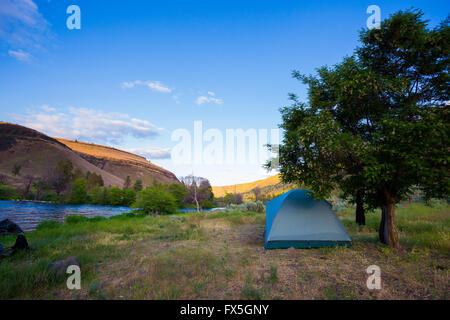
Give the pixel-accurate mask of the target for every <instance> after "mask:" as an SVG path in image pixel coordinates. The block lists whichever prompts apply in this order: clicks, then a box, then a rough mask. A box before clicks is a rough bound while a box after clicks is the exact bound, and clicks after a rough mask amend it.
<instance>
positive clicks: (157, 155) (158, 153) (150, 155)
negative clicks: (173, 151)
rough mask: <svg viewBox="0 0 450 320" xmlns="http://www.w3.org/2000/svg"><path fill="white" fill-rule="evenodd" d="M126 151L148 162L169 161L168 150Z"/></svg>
mask: <svg viewBox="0 0 450 320" xmlns="http://www.w3.org/2000/svg"><path fill="white" fill-rule="evenodd" d="M127 151H129V152H131V153H135V154H138V155H140V156H143V157H145V158H147V159H149V160H151V159H170V148H145V149H128V150H127Z"/></svg>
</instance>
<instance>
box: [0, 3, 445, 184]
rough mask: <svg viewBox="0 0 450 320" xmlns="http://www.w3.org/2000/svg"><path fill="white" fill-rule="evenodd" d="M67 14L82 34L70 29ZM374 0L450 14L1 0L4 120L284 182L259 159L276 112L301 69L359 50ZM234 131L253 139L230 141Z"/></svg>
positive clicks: (171, 164)
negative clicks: (416, 10)
mask: <svg viewBox="0 0 450 320" xmlns="http://www.w3.org/2000/svg"><path fill="white" fill-rule="evenodd" d="M70 5H77V6H78V8H79V9H80V19H79V21H80V29H77V28H72V29H69V28H68V24H67V20H68V19H69V22H74V21H75V20H72V18H73V16H72V15H73V13H74V12H73V11H72V10H70V11H69V13H67V9H68V7H69V6H70ZM370 5H377V6H378V7H379V8H380V12H381V19H385V18H387V17H388V16H389V15H390V14H392V13H394V12H396V11H398V10H405V9H408V8H411V7H414V8H420V9H422V10H423V11H424V13H425V18H426V19H428V20H429V21H430V25H431V26H434V25H436V24H438V23H439V22H441V21H442V20H444V19H445V18H446V16H447V15H448V14H449V11H450V10H449V8H450V5H449V4H448V1H432V0H428V1H232V0H227V1H150V0H148V1H133V0H128V1H122V0H116V1H101V0H97V1H92V0H91V1H82V0H71V1H64V0H58V1H56V0H51V1H50V0H43V1H37V0H34V1H32V0H0V120H2V121H8V122H13V123H18V124H21V125H25V126H27V127H30V128H33V129H36V130H39V131H41V132H44V133H46V134H48V135H50V136H53V137H60V138H68V139H77V140H79V141H85V142H91V143H98V144H102V145H108V146H113V147H115V148H119V149H123V150H127V151H131V152H134V153H137V154H140V155H142V156H145V157H146V158H147V159H148V160H149V161H151V162H153V163H155V164H157V165H160V166H162V167H164V168H166V169H168V170H170V171H172V172H173V173H175V174H176V175H177V176H178V177H181V176H185V175H188V174H194V175H198V176H203V177H206V178H208V179H209V180H210V182H211V184H212V185H217V186H219V185H231V184H236V183H243V182H250V181H254V180H257V179H262V178H265V177H268V176H270V175H273V174H275V173H276V172H273V171H272V172H267V171H265V170H264V169H263V168H262V163H263V162H264V161H265V160H266V159H268V158H269V157H270V154H269V153H268V151H267V149H266V148H265V147H264V144H266V143H278V142H279V140H280V138H281V134H282V133H280V132H278V134H277V128H278V125H279V124H280V123H281V117H280V113H279V108H280V107H283V106H287V105H289V104H290V102H289V100H288V93H290V92H292V93H296V94H297V95H298V96H299V97H300V99H301V100H304V101H306V93H307V91H306V88H305V86H304V85H303V84H301V83H300V82H299V81H297V80H295V79H292V77H291V72H292V70H299V71H300V72H302V73H304V74H311V73H314V71H315V70H316V69H317V68H318V67H321V66H323V65H329V66H331V65H334V64H336V63H338V62H339V61H341V60H342V58H343V57H345V56H347V55H351V54H352V53H353V52H354V50H355V48H356V47H357V46H358V32H359V30H361V29H362V28H365V27H366V21H367V19H368V18H369V16H370V15H371V14H370V13H367V12H366V10H367V8H368V7H369V6H370ZM69 25H70V23H69ZM238 129H242V131H241V132H240V131H237V130H238ZM233 132H234V133H238V134H239V133H241V136H242V132H244V133H248V134H249V136H250V137H251V138H248V139H247V140H245V141H246V144H245V145H244V144H241V145H240V144H239V140H236V141H235V143H234V144H233V143H232V141H233V139H232V135H231V134H232V133H233ZM228 133H229V137H230V138H229V139H227V137H228ZM255 134H256V140H253V139H252V138H253V137H255ZM241 142H242V140H241ZM243 145H244V147H243V148H240V147H239V146H243ZM256 154H257V155H258V156H255V155H256ZM255 158H256V159H255Z"/></svg>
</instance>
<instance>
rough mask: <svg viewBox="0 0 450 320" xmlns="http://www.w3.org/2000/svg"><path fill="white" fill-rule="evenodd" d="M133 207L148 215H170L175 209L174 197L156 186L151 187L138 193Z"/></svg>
mask: <svg viewBox="0 0 450 320" xmlns="http://www.w3.org/2000/svg"><path fill="white" fill-rule="evenodd" d="M133 207H135V208H140V209H142V210H143V211H144V212H145V213H147V214H149V213H152V214H171V213H174V212H175V210H176V209H177V201H176V199H175V197H174V196H173V195H171V194H169V193H167V192H165V191H164V190H163V189H162V188H160V187H158V186H151V187H150V188H147V189H144V190H142V191H140V192H139V193H138V196H137V201H136V202H135V203H134V205H133Z"/></svg>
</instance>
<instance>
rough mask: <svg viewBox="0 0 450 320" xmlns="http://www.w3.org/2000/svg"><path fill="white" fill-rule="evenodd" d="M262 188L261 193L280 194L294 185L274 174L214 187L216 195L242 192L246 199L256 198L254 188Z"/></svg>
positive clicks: (221, 195)
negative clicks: (245, 181) (246, 181)
mask: <svg viewBox="0 0 450 320" xmlns="http://www.w3.org/2000/svg"><path fill="white" fill-rule="evenodd" d="M257 187H258V188H260V189H261V195H278V194H280V193H282V192H284V191H287V190H290V189H292V188H293V187H294V185H291V184H283V183H282V182H281V179H280V176H279V175H274V176H271V177H269V178H266V179H262V180H256V181H253V182H248V183H241V184H236V185H230V186H220V187H212V189H213V193H214V196H215V197H223V196H224V195H225V194H226V193H241V194H242V195H243V196H244V200H254V197H255V196H254V194H253V193H252V190H253V189H255V188H257Z"/></svg>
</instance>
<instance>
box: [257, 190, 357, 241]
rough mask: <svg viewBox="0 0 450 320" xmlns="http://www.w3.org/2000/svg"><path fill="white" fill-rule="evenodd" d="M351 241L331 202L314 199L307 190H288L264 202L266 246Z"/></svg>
mask: <svg viewBox="0 0 450 320" xmlns="http://www.w3.org/2000/svg"><path fill="white" fill-rule="evenodd" d="M350 245H351V239H350V237H349V235H348V234H347V231H345V229H344V226H343V225H342V223H341V221H340V220H339V218H338V217H337V216H336V214H335V213H334V212H333V210H332V209H331V205H330V204H329V203H328V202H327V201H316V200H314V199H313V197H312V196H310V195H309V194H308V191H307V190H300V189H299V190H290V191H288V192H286V193H283V194H282V195H280V196H278V197H276V198H274V199H272V200H271V201H269V202H268V203H267V204H266V229H265V248H266V249H277V248H290V247H294V248H318V247H334V246H350Z"/></svg>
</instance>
